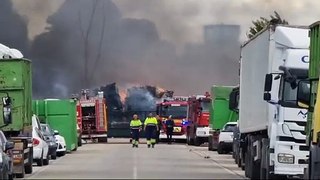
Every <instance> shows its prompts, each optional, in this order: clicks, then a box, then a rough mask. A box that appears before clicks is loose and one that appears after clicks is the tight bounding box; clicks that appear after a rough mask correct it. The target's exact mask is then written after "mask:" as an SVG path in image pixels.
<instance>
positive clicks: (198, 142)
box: [194, 136, 201, 146]
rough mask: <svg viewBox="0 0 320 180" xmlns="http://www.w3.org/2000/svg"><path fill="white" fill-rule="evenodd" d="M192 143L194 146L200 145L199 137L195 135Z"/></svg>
mask: <svg viewBox="0 0 320 180" xmlns="http://www.w3.org/2000/svg"><path fill="white" fill-rule="evenodd" d="M194 145H195V146H200V145H201V139H200V138H198V137H197V136H196V137H195V138H194Z"/></svg>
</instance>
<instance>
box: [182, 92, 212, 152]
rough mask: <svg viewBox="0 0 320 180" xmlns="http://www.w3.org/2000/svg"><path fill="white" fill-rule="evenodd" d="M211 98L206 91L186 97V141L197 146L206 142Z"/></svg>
mask: <svg viewBox="0 0 320 180" xmlns="http://www.w3.org/2000/svg"><path fill="white" fill-rule="evenodd" d="M210 107H211V98H210V94H209V93H208V92H207V93H206V94H205V95H197V96H192V97H189V99H188V115H187V120H188V123H187V143H188V144H189V145H196V146H199V145H201V144H202V143H205V142H208V137H209V131H210V128H209V118H210Z"/></svg>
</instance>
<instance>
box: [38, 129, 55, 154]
mask: <svg viewBox="0 0 320 180" xmlns="http://www.w3.org/2000/svg"><path fill="white" fill-rule="evenodd" d="M41 130H42V132H43V135H44V137H45V139H46V142H47V144H48V145H49V156H50V158H51V159H57V147H58V145H57V143H56V138H55V137H54V132H53V130H52V129H51V127H50V126H49V124H41Z"/></svg>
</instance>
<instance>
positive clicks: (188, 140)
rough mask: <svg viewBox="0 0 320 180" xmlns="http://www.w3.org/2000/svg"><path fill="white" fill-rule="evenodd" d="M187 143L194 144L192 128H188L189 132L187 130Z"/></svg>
mask: <svg viewBox="0 0 320 180" xmlns="http://www.w3.org/2000/svg"><path fill="white" fill-rule="evenodd" d="M187 143H188V145H193V144H194V142H193V139H191V136H190V128H188V130H187Z"/></svg>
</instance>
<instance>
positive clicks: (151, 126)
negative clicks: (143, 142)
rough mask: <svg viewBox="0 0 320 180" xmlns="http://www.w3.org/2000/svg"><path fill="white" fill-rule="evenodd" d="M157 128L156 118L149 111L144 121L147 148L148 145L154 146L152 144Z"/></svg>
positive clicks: (154, 141)
mask: <svg viewBox="0 0 320 180" xmlns="http://www.w3.org/2000/svg"><path fill="white" fill-rule="evenodd" d="M158 128H159V127H158V121H157V119H156V118H155V117H154V116H153V114H152V113H150V114H149V115H148V117H147V118H146V120H145V121H144V131H145V132H146V138H147V145H148V148H150V146H151V147H152V148H154V145H155V144H156V138H157V131H158Z"/></svg>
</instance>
